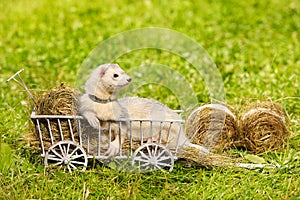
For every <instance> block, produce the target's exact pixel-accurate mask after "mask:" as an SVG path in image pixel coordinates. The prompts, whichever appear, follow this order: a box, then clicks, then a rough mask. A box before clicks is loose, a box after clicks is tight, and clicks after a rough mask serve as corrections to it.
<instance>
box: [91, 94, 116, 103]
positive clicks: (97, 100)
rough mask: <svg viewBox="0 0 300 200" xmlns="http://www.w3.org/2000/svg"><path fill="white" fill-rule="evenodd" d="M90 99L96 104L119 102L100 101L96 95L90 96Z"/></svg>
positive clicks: (110, 100)
mask: <svg viewBox="0 0 300 200" xmlns="http://www.w3.org/2000/svg"><path fill="white" fill-rule="evenodd" d="M89 98H90V99H91V100H92V101H94V102H96V103H110V102H112V101H117V99H99V98H98V97H96V96H95V95H92V94H89Z"/></svg>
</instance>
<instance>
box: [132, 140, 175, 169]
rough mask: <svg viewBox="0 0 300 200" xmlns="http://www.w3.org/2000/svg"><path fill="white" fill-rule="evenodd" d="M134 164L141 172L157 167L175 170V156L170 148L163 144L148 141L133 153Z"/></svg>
mask: <svg viewBox="0 0 300 200" xmlns="http://www.w3.org/2000/svg"><path fill="white" fill-rule="evenodd" d="M132 165H133V166H137V167H138V168H139V170H140V171H141V172H148V171H153V170H157V169H168V170H169V171H172V170H173V166H174V158H173V155H172V153H171V152H170V150H169V149H168V148H167V147H165V146H164V145H161V144H156V143H147V144H144V145H142V146H140V147H139V148H138V149H137V150H136V151H135V152H134V154H133V160H132Z"/></svg>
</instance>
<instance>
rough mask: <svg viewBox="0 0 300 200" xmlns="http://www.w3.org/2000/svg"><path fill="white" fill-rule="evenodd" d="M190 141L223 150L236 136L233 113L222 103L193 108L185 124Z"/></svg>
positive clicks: (236, 130) (231, 143)
mask: <svg viewBox="0 0 300 200" xmlns="http://www.w3.org/2000/svg"><path fill="white" fill-rule="evenodd" d="M185 130H186V131H185V132H186V135H187V136H188V138H189V139H190V140H191V142H192V143H194V144H198V145H202V146H205V147H207V148H210V149H211V148H212V149H215V150H217V151H223V150H224V149H227V148H230V147H231V146H233V145H234V141H235V140H236V138H237V137H238V128H237V122H236V117H235V115H234V114H233V113H232V112H231V111H230V110H229V109H228V108H227V107H226V106H224V105H221V104H208V105H204V106H201V107H199V108H197V109H195V110H194V111H193V112H192V113H191V114H190V116H189V117H188V119H187V120H186V124H185Z"/></svg>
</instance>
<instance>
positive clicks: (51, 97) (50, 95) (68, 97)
mask: <svg viewBox="0 0 300 200" xmlns="http://www.w3.org/2000/svg"><path fill="white" fill-rule="evenodd" d="M79 96H80V93H79V92H78V91H76V90H75V89H74V88H71V87H67V86H65V84H64V83H61V84H60V86H58V87H56V88H53V89H51V90H49V91H46V92H45V93H44V94H43V95H42V96H41V97H40V98H39V99H38V101H37V109H36V114H37V115H76V113H77V107H78V106H77V105H78V99H79ZM74 105H75V106H74Z"/></svg>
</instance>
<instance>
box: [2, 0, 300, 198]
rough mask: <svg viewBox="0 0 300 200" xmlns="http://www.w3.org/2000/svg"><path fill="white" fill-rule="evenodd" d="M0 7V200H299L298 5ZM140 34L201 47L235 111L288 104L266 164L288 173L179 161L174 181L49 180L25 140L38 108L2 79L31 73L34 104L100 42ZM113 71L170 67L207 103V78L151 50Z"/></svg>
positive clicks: (88, 174) (64, 2)
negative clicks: (285, 127) (153, 31)
mask: <svg viewBox="0 0 300 200" xmlns="http://www.w3.org/2000/svg"><path fill="white" fill-rule="evenodd" d="M0 8H1V12H0V38H1V39H0V72H1V73H0V87H1V90H0V95H1V98H0V118H1V120H0V136H1V137H0V142H1V146H0V147H1V149H0V150H1V156H0V159H1V160H0V199H86V198H87V199H300V178H299V177H300V150H299V147H300V142H299V141H300V32H299V30H300V3H299V2H298V1H293V0H286V1H282V0H274V1H259V0H248V1H238V0H229V1H226V3H225V2H223V1H221V0H216V1H212V2H211V1H197V2H192V1H181V0H175V1H172V2H169V1H147V0H144V1H136V2H135V3H132V2H131V1H107V0H103V1H71V0H60V1H58V0H53V1H47V0H39V1H32V0H10V1H8V0H2V1H0ZM144 27H161V28H168V29H172V30H175V31H178V32H180V33H182V34H184V35H186V36H188V37H190V38H191V39H193V40H194V41H196V42H197V43H199V44H201V45H202V46H203V47H204V48H205V49H206V51H207V53H208V54H209V55H210V57H211V59H212V60H213V61H214V62H215V63H216V65H217V67H218V70H219V72H220V74H221V76H222V79H223V83H224V88H225V91H226V101H227V103H228V104H229V105H231V106H233V107H234V108H239V107H241V105H242V104H243V103H244V102H245V100H247V99H260V100H266V99H271V100H274V101H276V102H278V103H280V104H281V105H282V106H283V108H284V110H285V111H286V112H287V113H288V118H289V122H290V123H289V124H290V126H289V131H290V133H291V136H290V139H289V142H288V144H287V147H286V148H284V149H283V150H281V151H276V152H268V153H263V154H260V155H259V156H261V157H262V158H264V159H265V160H267V161H268V162H271V163H278V164H280V165H281V166H282V167H281V168H279V169H269V170H245V169H225V168H213V169H206V168H203V167H199V166H197V167H187V166H186V165H185V164H184V163H182V162H180V161H178V162H176V164H175V167H174V170H173V171H172V172H170V173H169V172H163V171H156V172H153V173H149V174H129V173H122V172H118V171H115V170H112V169H110V168H108V167H106V166H103V165H101V163H100V162H98V161H96V162H95V164H94V165H93V164H91V165H89V168H88V170H87V171H85V172H82V173H79V172H78V173H74V174H72V175H69V174H65V173H63V172H61V171H59V170H53V171H51V172H46V171H45V169H44V166H43V160H42V158H41V157H40V156H37V155H34V154H33V153H32V152H30V151H29V148H28V145H27V143H26V142H25V141H26V140H25V139H24V137H26V135H27V134H28V133H29V131H30V128H29V127H31V122H30V119H29V116H30V112H31V110H32V108H33V104H32V102H31V101H30V99H29V97H28V95H27V94H26V92H25V91H24V90H23V89H22V88H20V87H19V86H18V85H17V84H16V83H13V82H10V83H9V84H6V83H5V81H6V79H8V78H9V76H10V75H12V74H14V73H15V72H16V71H18V70H19V69H20V68H24V69H25V71H24V72H22V76H23V79H24V80H25V82H26V84H27V86H28V88H30V89H31V91H32V92H33V93H34V94H41V93H42V92H43V91H45V90H48V89H50V88H53V87H55V86H56V85H57V84H58V83H60V82H67V83H68V84H69V85H73V84H75V82H76V79H77V73H78V71H79V70H80V67H81V64H82V62H83V61H84V59H85V58H86V57H87V56H88V55H89V53H90V52H91V51H92V50H93V49H94V48H95V47H96V46H97V45H98V44H100V43H101V42H103V41H104V40H106V39H108V38H110V37H112V36H114V35H115V34H118V33H121V32H124V31H127V30H131V29H135V28H144ZM116 48H117V46H116ZM115 62H117V63H119V64H120V65H121V66H124V67H125V69H126V70H128V71H130V70H131V69H133V67H134V66H140V65H143V64H149V63H150V64H151V63H158V64H162V65H166V66H169V67H170V68H172V69H174V70H175V71H178V72H179V73H180V74H181V75H182V76H183V77H185V80H187V81H188V82H189V84H190V86H192V88H193V91H194V92H195V94H196V97H197V100H198V101H199V104H202V103H208V102H210V96H209V92H208V89H207V88H206V85H205V82H204V81H203V79H202V77H201V76H197V74H195V73H194V71H193V69H192V68H191V66H190V64H189V63H187V62H186V61H185V60H184V59H182V58H180V57H179V56H176V55H174V54H171V53H169V52H164V51H162V50H155V49H144V50H140V51H139V50H137V51H134V52H131V53H129V54H124V55H122V56H121V57H119V58H117V59H116V60H115ZM136 94H138V95H140V96H143V97H151V98H155V99H158V100H159V101H161V102H163V103H165V104H167V105H169V106H170V107H171V108H174V109H178V108H180V103H179V101H178V99H177V98H176V96H174V95H173V94H172V92H170V91H169V90H168V88H165V87H160V86H158V85H155V84H153V85H145V86H143V87H141V88H139V89H138V90H137V91H136ZM247 153H249V152H244V151H237V150H232V151H231V152H228V154H235V155H238V156H242V155H245V154H247Z"/></svg>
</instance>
